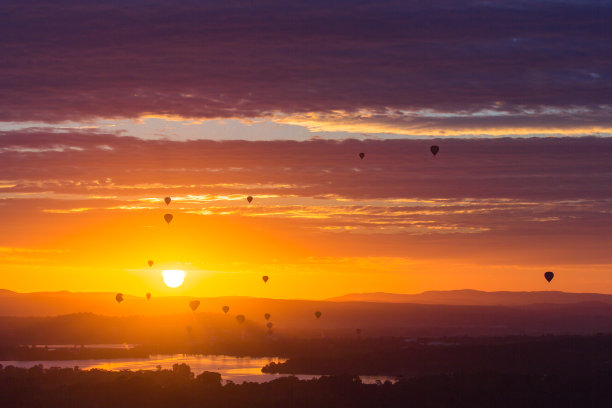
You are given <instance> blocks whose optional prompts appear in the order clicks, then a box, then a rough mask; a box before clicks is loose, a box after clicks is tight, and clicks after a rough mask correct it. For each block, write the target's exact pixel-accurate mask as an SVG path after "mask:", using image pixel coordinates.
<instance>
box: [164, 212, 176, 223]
mask: <svg viewBox="0 0 612 408" xmlns="http://www.w3.org/2000/svg"><path fill="white" fill-rule="evenodd" d="M173 218H174V217H173V216H172V214H164V220H166V222H167V223H168V225H170V221H172V219H173Z"/></svg>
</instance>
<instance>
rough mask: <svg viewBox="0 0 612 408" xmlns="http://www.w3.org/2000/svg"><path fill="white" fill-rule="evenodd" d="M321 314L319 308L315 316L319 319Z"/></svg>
mask: <svg viewBox="0 0 612 408" xmlns="http://www.w3.org/2000/svg"><path fill="white" fill-rule="evenodd" d="M321 314H322V313H321V312H319V311H318V310H317V311H316V312H315V317H316V318H317V319H319V318H320V317H321Z"/></svg>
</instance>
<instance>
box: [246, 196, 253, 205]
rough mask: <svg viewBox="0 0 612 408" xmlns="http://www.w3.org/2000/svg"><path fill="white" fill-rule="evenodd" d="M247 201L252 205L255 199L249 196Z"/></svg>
mask: <svg viewBox="0 0 612 408" xmlns="http://www.w3.org/2000/svg"><path fill="white" fill-rule="evenodd" d="M247 201H248V202H249V204H251V201H253V197H251V196H248V197H247Z"/></svg>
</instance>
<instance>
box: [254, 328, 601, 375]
mask: <svg viewBox="0 0 612 408" xmlns="http://www.w3.org/2000/svg"><path fill="white" fill-rule="evenodd" d="M456 340H457V342H451V341H447V342H444V341H436V342H430V343H419V342H415V343H409V344H405V345H403V346H402V347H398V348H396V349H378V348H377V347H373V348H372V349H370V350H367V351H365V352H364V351H363V350H357V349H351V348H350V347H345V348H344V349H342V350H339V349H336V350H333V351H331V350H329V349H327V348H321V349H318V350H312V352H310V353H308V354H306V353H305V354H303V355H300V356H294V357H291V358H290V359H289V360H287V361H286V362H283V363H270V364H268V365H267V366H265V367H264V368H263V369H262V371H263V372H266V373H285V374H318V375H321V374H342V373H350V374H354V375H392V376H408V377H411V376H422V375H431V374H440V373H457V372H483V371H490V372H497V373H520V374H536V375H537V374H554V375H565V374H567V373H591V372H595V371H598V370H603V369H606V368H609V367H610V365H611V364H612V335H603V334H602V335H596V336H588V337H586V336H585V337H580V336H543V337H535V338H529V337H525V338H522V337H516V338H509V339H503V338H502V339H489V341H484V339H479V340H478V339H477V340H468V339H466V340H465V341H464V342H461V339H456Z"/></svg>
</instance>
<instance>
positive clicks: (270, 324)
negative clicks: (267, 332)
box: [266, 322, 274, 329]
mask: <svg viewBox="0 0 612 408" xmlns="http://www.w3.org/2000/svg"><path fill="white" fill-rule="evenodd" d="M272 326H274V325H273V324H272V322H268V323H266V327H267V328H268V329H271V328H272Z"/></svg>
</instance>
